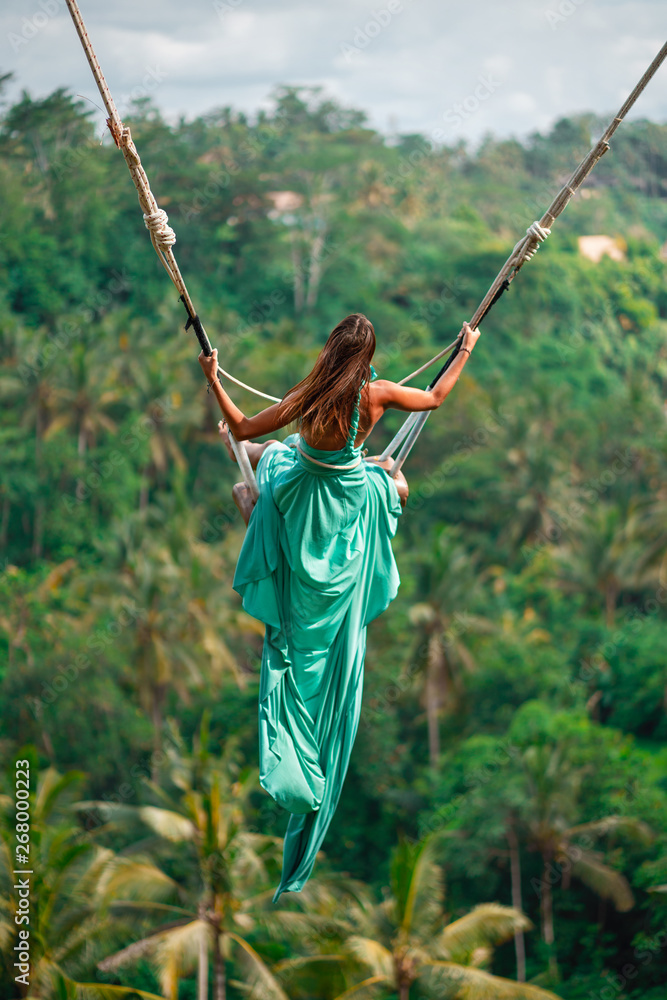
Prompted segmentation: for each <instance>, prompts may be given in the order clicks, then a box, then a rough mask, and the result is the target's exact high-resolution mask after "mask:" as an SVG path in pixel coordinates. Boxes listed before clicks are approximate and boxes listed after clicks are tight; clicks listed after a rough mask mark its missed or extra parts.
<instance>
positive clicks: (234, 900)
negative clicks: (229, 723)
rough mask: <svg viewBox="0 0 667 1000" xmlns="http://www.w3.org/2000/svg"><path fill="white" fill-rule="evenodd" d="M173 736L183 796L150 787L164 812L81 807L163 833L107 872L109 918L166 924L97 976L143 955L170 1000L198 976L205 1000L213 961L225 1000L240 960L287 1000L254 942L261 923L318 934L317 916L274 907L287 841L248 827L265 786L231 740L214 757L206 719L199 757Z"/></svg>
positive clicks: (269, 991) (177, 784) (271, 992)
mask: <svg viewBox="0 0 667 1000" xmlns="http://www.w3.org/2000/svg"><path fill="white" fill-rule="evenodd" d="M173 733H174V739H175V743H176V744H178V745H172V746H170V747H169V748H168V749H167V751H166V752H167V754H168V758H169V778H170V782H171V785H172V786H173V789H174V790H175V791H174V792H173V793H171V794H170V793H168V792H166V791H165V790H164V789H163V788H161V787H158V786H157V785H155V784H154V783H153V782H148V786H149V787H150V788H151V790H152V791H153V793H154V794H155V796H156V797H157V799H158V801H159V802H160V803H161V804H160V805H159V806H155V805H144V806H138V807H130V806H123V805H116V804H115V803H101V802H81V803H79V808H81V809H91V808H99V809H101V810H103V811H105V812H107V815H109V816H110V817H111V818H112V820H113V821H114V823H115V824H118V823H125V824H126V825H127V826H128V829H132V827H131V826H129V824H136V822H137V821H140V823H141V824H143V825H144V826H147V827H148V828H149V829H150V830H152V831H153V833H154V834H155V835H157V836H156V838H152V839H151V840H150V841H148V842H143V843H142V844H140V845H135V847H134V848H128V849H127V850H126V851H125V852H123V855H122V857H117V858H116V859H114V861H113V863H112V864H110V865H109V866H108V869H107V871H106V873H105V877H104V885H103V893H104V897H105V899H106V901H107V906H108V908H109V912H113V913H124V914H132V913H134V914H135V916H136V917H137V918H139V923H138V926H140V927H145V925H144V924H143V923H141V921H142V920H143V919H144V918H145V917H146V915H148V916H151V915H152V916H156V915H157V916H159V917H161V918H163V919H165V918H167V919H166V922H159V923H158V924H157V926H155V927H153V928H152V929H151V930H150V931H149V933H147V934H146V933H145V932H144V933H143V935H142V936H141V937H140V939H139V940H137V941H134V942H133V943H132V944H130V945H128V946H127V947H125V948H123V949H122V950H121V951H118V952H116V953H114V954H113V955H111V956H109V957H107V958H105V959H104V960H103V961H102V962H100V963H99V968H100V969H101V970H102V971H103V972H115V971H116V970H118V969H121V968H122V967H124V966H125V965H128V964H130V963H132V962H134V961H135V960H136V959H137V958H138V957H141V956H145V957H146V958H147V959H148V961H149V962H150V963H151V964H152V965H153V966H154V968H155V969H156V972H157V974H158V977H159V980H160V984H161V988H162V990H163V991H164V994H165V996H166V997H168V998H169V1000H177V996H178V984H179V981H180V979H181V977H182V975H183V974H184V973H185V972H188V971H190V970H194V969H195V968H196V969H197V982H198V987H197V990H198V992H197V996H198V1000H207V997H208V964H209V959H211V960H212V964H213V997H214V1000H225V997H226V995H227V972H226V963H227V961H229V960H230V959H231V957H232V955H233V953H234V952H236V954H237V955H238V956H239V958H240V960H241V961H242V962H245V963H246V965H247V966H248V973H247V978H248V979H250V980H251V981H252V982H254V983H260V984H261V986H262V989H263V991H264V993H263V995H265V996H266V997H267V998H270V1000H287V996H286V994H285V992H284V990H283V988H282V986H281V984H280V981H279V978H278V976H277V975H276V974H274V972H272V971H271V969H270V968H269V966H268V965H267V963H266V962H265V961H264V959H263V958H262V957H261V956H260V954H259V953H258V952H257V951H256V949H255V948H254V947H253V946H252V944H251V943H250V941H249V940H248V935H249V933H251V932H252V931H253V930H254V929H255V928H256V927H257V925H258V922H261V923H262V924H268V925H270V926H271V927H273V928H275V929H277V930H280V931H282V932H283V933H284V932H288V933H289V934H291V935H293V934H295V933H305V931H306V929H307V928H309V929H310V931H311V932H312V928H313V926H317V922H318V917H317V915H316V914H313V915H311V916H309V917H307V918H301V915H300V914H299V913H298V912H295V911H293V910H292V911H282V910H276V908H275V907H272V908H270V900H271V896H272V893H273V888H269V887H270V886H271V882H272V880H274V881H275V877H277V872H278V862H279V855H280V849H281V846H282V842H281V841H280V839H279V838H275V837H271V836H267V835H263V834H259V833H255V832H252V831H251V830H249V829H248V828H247V826H246V825H245V812H246V807H247V802H248V796H249V795H250V793H251V792H253V791H255V790H256V789H257V787H258V785H257V774H256V772H255V771H254V770H249V769H242V768H240V766H239V763H238V760H237V750H236V746H235V744H234V742H233V741H232V740H228V741H227V742H226V744H225V747H224V750H223V753H222V755H221V756H220V757H214V756H212V755H211V754H210V753H209V751H208V743H209V732H208V721H207V719H206V717H204V719H203V720H202V725H201V730H200V733H199V736H198V737H196V738H195V740H194V743H193V750H192V753H186V752H185V751H184V749H183V743H182V740H181V739H180V736H179V735H178V733H177V732H176V731H175V730H174V731H173ZM147 848H150V854H149V853H148V852H147ZM165 850H166V855H165V861H166V862H168V863H169V868H170V869H171V870H173V868H174V861H176V870H178V871H179V872H180V873H181V876H180V877H178V878H177V877H176V876H173V875H170V874H168V873H167V871H166V870H165V867H166V866H165V867H160V865H159V864H158V863H157V862H156V861H155V860H153V859H154V857H155V855H156V854H157V855H158V856H159V854H161V853H165ZM306 899H307V896H304V900H306ZM265 909H266V910H268V912H266V913H264V910H265ZM322 919H324V918H322Z"/></svg>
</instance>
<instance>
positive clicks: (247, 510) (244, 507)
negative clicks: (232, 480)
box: [218, 420, 276, 524]
mask: <svg viewBox="0 0 667 1000" xmlns="http://www.w3.org/2000/svg"><path fill="white" fill-rule="evenodd" d="M218 431H219V433H220V437H221V438H222V442H223V444H224V446H225V448H226V449H227V452H228V453H229V457H230V458H231V460H232V461H233V462H235V461H236V455H235V454H234V449H233V448H232V446H231V444H230V441H229V431H228V430H227V424H226V423H225V421H224V420H220V421H219V422H218ZM275 442H276V439H272V440H270V441H263V442H262V443H261V444H259V443H258V442H257V441H246V449H247V452H248V460H249V462H250V464H251V466H252V467H253V469H256V468H257V463H258V462H259V460H260V458H261V457H262V455H263V454H264V451H265V450H266V448H267V447H268V446H269V445H270V444H275ZM232 499H233V501H234V503H235V504H236V506H237V507H238V509H239V511H240V512H241V517H242V518H243V520H244V521H245V523H246V524H247V523H248V521H249V520H250V515H251V514H252V511H253V508H254V506H255V501H254V500H253V498H252V496H251V494H250V490H249V488H248V485H247V483H236V484H235V486H234V487H233V489H232Z"/></svg>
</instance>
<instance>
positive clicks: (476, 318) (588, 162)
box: [382, 42, 667, 477]
mask: <svg viewBox="0 0 667 1000" xmlns="http://www.w3.org/2000/svg"><path fill="white" fill-rule="evenodd" d="M665 57H667V42H666V43H665V44H664V45H663V46H662V48H661V49H660V51H659V52H658V54H657V55H656V57H655V59H654V60H653V61H652V63H651V64H650V66H649V67H648V69H647V70H646V72H645V73H644V74H643V76H642V77H641V79H640V80H639V82H638V83H637V85H636V86H635V87H634V89H633V90H632V91H631V93H630V94H629V96H628V98H627V100H626V101H625V103H624V104H623V105H622V107H621V108H620V110H619V112H618V114H617V115H616V116H615V117H614V118H613V119H612V120H611V122H610V123H609V125H608V126H607V128H606V129H605V131H604V133H603V134H602V136H601V137H600V139H598V141H597V142H596V143H595V144H594V145H593V147H592V148H591V150H590V151H589V152H588V153H587V155H586V156H585V157H584V158H583V160H582V161H581V163H580V164H579V166H578V167H577V168H576V170H574V172H573V173H572V176H571V177H570V178H569V180H568V181H567V183H566V184H564V185H563V187H562V188H561V189H560V191H559V192H558V194H557V195H556V197H555V198H554V199H553V201H552V202H551V204H550V205H549V208H548V209H547V210H546V212H545V213H544V215H543V216H542V218H541V219H540V220H539V221H537V222H533V223H532V224H531V225H530V226H529V227H528V229H527V230H526V235H525V236H524V237H523V238H522V239H520V240H519V242H518V243H517V244H516V245H515V246H514V248H513V250H512V252H511V254H510V255H509V257H508V258H507V260H506V261H505V263H504V264H503V266H502V267H501V269H500V271H499V272H498V274H497V276H496V278H495V280H494V281H493V283H492V284H491V286H490V288H489V290H488V292H487V293H486V295H485V296H484V298H483V299H482V301H481V302H480V304H479V306H478V307H477V309H476V310H475V312H474V314H473V317H472V319H471V320H470V326H471V327H472V328H473V329H476V328H477V327H479V324H480V323H481V321H482V319H484V317H485V316H486V315H487V314H488V313H489V312H490V310H491V309H492V307H493V306H494V305H495V304H496V302H497V301H498V299H499V298H500V296H501V295H502V294H503V293H504V292H506V291H507V289H508V288H509V286H510V284H511V282H512V281H514V279H515V277H516V276H517V274H518V273H519V271H520V270H521V268H522V267H523V265H524V264H525V263H526V261H528V260H530V259H531V258H532V257H534V256H535V254H536V253H537V250H538V249H539V246H540V243H542V242H544V240H545V239H546V238H547V237H548V236H549V234H550V232H551V227H552V226H553V224H554V222H555V221H556V219H557V218H558V216H559V215H560V214H561V212H562V211H563V210H564V209H565V207H566V206H567V204H568V202H569V201H570V199H571V198H572V196H573V195H574V194H575V193H576V191H577V190H578V188H580V187H581V185H582V184H583V182H584V181H585V180H586V178H587V177H588V175H589V173H590V172H591V170H592V169H593V167H594V166H595V164H596V163H597V162H598V160H599V159H600V158H601V157H602V156H604V154H605V153H606V152H607V150H608V149H609V140H610V139H611V137H612V136H613V134H614V132H615V131H616V129H617V128H618V127H619V125H620V124H621V122H622V121H623V119H624V118H625V116H626V115H627V113H628V111H629V110H630V108H631V107H632V106H633V104H634V103H635V101H636V100H637V98H638V97H639V95H640V94H641V93H642V91H643V90H644V89H645V88H646V86H647V84H648V83H649V81H650V80H651V79H652V78H653V77H654V76H655V74H656V73H657V71H658V69H659V68H660V66H661V65H662V63H663V62H664V60H665ZM459 347H460V341H459V340H458V338H457V341H456V342H455V345H454V349H453V350H452V353H451V354H450V355H449V357H448V358H447V360H446V362H445V363H444V365H443V366H442V368H441V369H440V371H439V372H438V373H437V375H436V376H435V378H434V379H433V380H432V381H431V383H430V384H429V385H428V386H427V390H430V389H432V388H433V387H434V386H435V385H436V383H437V382H438V381H439V380H440V379H441V378H442V376H443V375H444V374H445V372H446V371H447V369H448V368H449V366H450V365H451V364H452V362H453V360H454V358H455V357H456V355H457V354H458V352H459ZM448 350H449V348H445V351H444V352H442V353H441V354H440V357H442V355H443V354H444V353H446V352H447V351H448ZM435 360H436V359H435V358H431V361H430V362H427V364H426V366H425V367H428V366H429V364H431V363H432V362H433V361H435ZM422 370H423V369H422ZM413 374H416V373H413ZM410 378H412V375H410V376H408V379H406V380H405V381H409V379H410ZM430 412H431V411H430V410H426V411H424V412H421V413H411V414H410V416H409V417H408V418H407V419H406V420H405V421H404V423H403V426H402V427H401V429H400V430H399V431H398V433H397V434H396V435H395V437H394V438H393V440H392V441H391V442H390V443H389V444H388V445H387V447H386V448H385V450H384V452H383V453H382V458H383V459H386V458H391V457H392V456H393V454H394V450H395V449H396V448H397V447H398V446H399V445H401V448H400V451H399V452H398V455H397V456H396V458H395V460H394V464H393V465H392V467H391V469H390V470H389V474H390V475H391V476H393V477H395V476H396V475H397V474H398V472H399V470H400V469H401V466H402V465H403V463H404V462H405V460H406V458H407V457H408V455H409V454H410V452H411V450H412V447H413V445H414V443H415V441H416V440H417V438H418V437H419V434H420V433H421V430H422V428H423V426H424V424H425V423H426V421H427V419H428V416H429V413H430Z"/></svg>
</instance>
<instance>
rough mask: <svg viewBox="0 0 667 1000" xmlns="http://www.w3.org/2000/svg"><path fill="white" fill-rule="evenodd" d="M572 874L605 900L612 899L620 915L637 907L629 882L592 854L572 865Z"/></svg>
mask: <svg viewBox="0 0 667 1000" xmlns="http://www.w3.org/2000/svg"><path fill="white" fill-rule="evenodd" d="M572 874H573V875H575V876H576V877H577V878H578V879H581V881H582V882H583V883H584V885H587V886H588V888H589V889H592V890H593V892H595V893H596V894H597V895H598V896H601V897H602V898H603V899H610V900H611V901H612V903H613V904H614V906H615V907H616V909H617V910H618V911H619V913H625V912H627V911H628V910H631V909H632V907H633V906H634V905H635V900H634V896H633V895H632V889H631V888H630V885H629V883H628V880H627V879H626V878H625V876H624V875H621V873H620V872H617V871H616V869H615V868H610V867H609V865H605V864H603V863H602V861H599V860H598V858H597V857H596V856H595V855H593V854H591V853H590V852H583V853H582V855H581V857H580V858H579V860H578V861H574V862H573V863H572Z"/></svg>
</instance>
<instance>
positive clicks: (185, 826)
mask: <svg viewBox="0 0 667 1000" xmlns="http://www.w3.org/2000/svg"><path fill="white" fill-rule="evenodd" d="M137 813H138V815H139V816H140V817H141V819H142V820H143V821H144V823H146V825H147V826H150V828H151V829H152V830H155V832H156V833H159V834H160V836H161V837H164V838H165V840H173V841H175V842H179V841H182V840H194V838H195V834H196V832H197V831H196V829H195V826H194V824H193V823H192V822H191V821H190V820H189V819H188V818H187V817H186V816H181V814H180V813H177V812H172V811H171V810H170V809H159V808H158V807H157V806H140V807H139V808H138V809H137Z"/></svg>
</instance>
